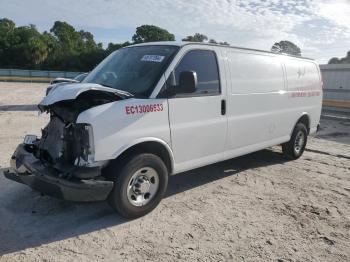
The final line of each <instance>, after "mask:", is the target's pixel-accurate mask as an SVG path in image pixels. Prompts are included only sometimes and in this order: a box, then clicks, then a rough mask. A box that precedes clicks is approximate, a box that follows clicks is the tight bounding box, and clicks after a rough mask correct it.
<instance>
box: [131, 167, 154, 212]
mask: <svg viewBox="0 0 350 262" xmlns="http://www.w3.org/2000/svg"><path fill="white" fill-rule="evenodd" d="M158 188H159V176H158V173H157V171H156V170H155V169H153V168H151V167H143V168H141V169H139V170H137V171H136V172H135V173H134V174H133V175H132V176H131V178H130V180H129V183H128V188H127V196H128V200H129V202H130V204H132V205H133V206H144V205H146V204H147V203H149V202H150V201H151V200H152V199H153V197H154V196H155V195H156V193H157V191H158Z"/></svg>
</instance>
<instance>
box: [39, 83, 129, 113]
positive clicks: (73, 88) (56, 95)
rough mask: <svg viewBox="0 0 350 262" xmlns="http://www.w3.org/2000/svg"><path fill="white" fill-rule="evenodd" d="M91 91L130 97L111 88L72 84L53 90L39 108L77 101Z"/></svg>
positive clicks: (89, 84)
mask: <svg viewBox="0 0 350 262" xmlns="http://www.w3.org/2000/svg"><path fill="white" fill-rule="evenodd" d="M90 90H95V91H102V92H108V93H114V94H116V95H119V96H120V97H128V96H130V95H129V94H128V93H127V92H123V91H121V90H117V89H113V88H110V87H105V86H101V85H99V84H92V83H72V84H65V85H64V86H60V87H59V88H53V89H52V90H51V91H50V93H49V94H48V95H47V96H45V97H44V99H43V100H41V102H40V103H39V107H45V106H49V105H52V104H54V103H56V102H59V101H64V100H73V99H76V98H77V97H78V96H79V95H80V94H82V93H84V92H86V91H90Z"/></svg>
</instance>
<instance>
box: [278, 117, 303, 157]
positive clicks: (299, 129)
mask: <svg viewBox="0 0 350 262" xmlns="http://www.w3.org/2000/svg"><path fill="white" fill-rule="evenodd" d="M306 142H307V129H306V126H305V125H304V124H303V123H298V124H297V125H296V126H295V128H294V130H293V134H292V137H291V138H290V140H289V141H288V142H287V143H284V144H283V145H282V151H283V154H284V155H285V156H286V157H287V158H288V159H298V158H299V157H301V155H302V154H303V153H304V150H305V147H306Z"/></svg>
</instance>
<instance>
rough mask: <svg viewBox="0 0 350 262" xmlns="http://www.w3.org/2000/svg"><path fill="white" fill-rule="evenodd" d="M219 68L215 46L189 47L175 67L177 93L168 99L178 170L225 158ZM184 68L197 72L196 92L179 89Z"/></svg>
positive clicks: (225, 129)
mask: <svg viewBox="0 0 350 262" xmlns="http://www.w3.org/2000/svg"><path fill="white" fill-rule="evenodd" d="M218 68H219V67H218V62H217V56H216V53H215V52H214V51H213V50H190V51H188V52H187V53H185V54H184V56H183V57H182V59H181V61H180V62H179V63H178V65H177V66H176V68H175V71H174V75H175V87H174V90H175V93H176V94H175V95H174V96H172V97H170V98H169V99H168V102H169V122H170V130H171V142H172V149H173V153H174V158H175V164H176V166H177V168H176V169H177V171H178V172H180V171H185V170H188V169H192V168H194V167H199V166H203V165H206V164H210V163H214V162H217V161H220V160H222V159H223V156H224V153H223V151H224V149H225V141H226V131H227V118H226V114H225V101H224V100H225V97H224V95H223V92H222V89H221V87H220V74H219V69H218ZM183 71H194V72H195V73H196V74H197V79H198V85H197V90H196V92H194V93H190V94H188V93H186V94H183V93H181V92H176V87H178V85H179V75H180V73H181V72H183Z"/></svg>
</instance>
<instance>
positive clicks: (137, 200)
mask: <svg viewBox="0 0 350 262" xmlns="http://www.w3.org/2000/svg"><path fill="white" fill-rule="evenodd" d="M121 165H122V167H121V170H120V172H118V174H110V175H112V176H113V177H114V181H115V182H114V188H113V190H112V192H111V193H110V195H109V197H108V202H109V204H110V205H111V207H112V208H113V209H115V210H116V211H117V212H118V213H119V214H120V215H122V216H123V217H126V218H137V217H140V216H143V215H145V214H147V213H149V212H151V211H152V210H153V209H154V208H155V207H156V206H157V205H158V204H159V202H160V201H161V200H162V198H163V196H164V194H165V191H166V188H167V185H168V171H167V168H166V166H165V164H164V163H163V161H162V160H161V159H160V158H159V157H158V156H156V155H153V154H148V153H144V154H139V155H135V156H133V157H130V158H128V159H127V160H126V161H125V162H124V163H121ZM113 170H116V169H114V168H112V169H111V171H110V172H113Z"/></svg>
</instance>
